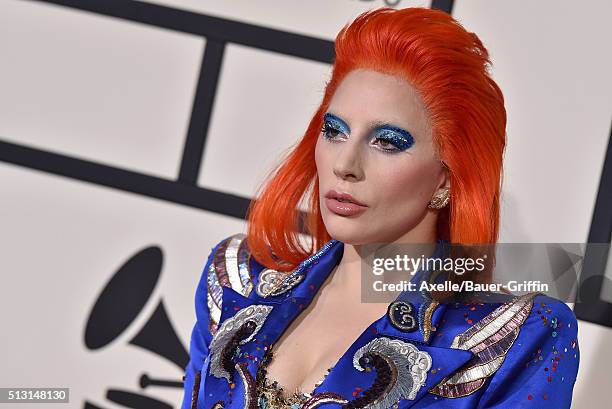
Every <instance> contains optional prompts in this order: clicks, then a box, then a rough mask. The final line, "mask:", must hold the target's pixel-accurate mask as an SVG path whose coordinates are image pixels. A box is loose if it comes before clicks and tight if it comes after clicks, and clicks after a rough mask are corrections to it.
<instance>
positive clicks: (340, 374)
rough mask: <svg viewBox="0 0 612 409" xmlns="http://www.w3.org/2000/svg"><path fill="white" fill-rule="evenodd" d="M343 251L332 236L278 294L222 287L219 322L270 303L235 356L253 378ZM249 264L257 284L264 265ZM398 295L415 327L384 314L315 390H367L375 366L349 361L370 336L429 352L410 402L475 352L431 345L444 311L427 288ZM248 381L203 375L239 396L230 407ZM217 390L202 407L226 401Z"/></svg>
mask: <svg viewBox="0 0 612 409" xmlns="http://www.w3.org/2000/svg"><path fill="white" fill-rule="evenodd" d="M446 243H447V242H445V241H443V240H439V241H438V243H437V244H438V245H437V247H436V251H435V252H434V254H433V255H432V256H433V257H435V256H436V255H438V256H439V255H440V254H441V253H440V250H441V249H443V247H444V244H446ZM343 251H344V243H342V242H340V241H336V240H332V241H330V242H328V243H327V244H326V246H324V247H323V248H322V250H321V251H319V252H317V254H315V256H316V257H315V256H313V257H315V258H314V259H313V260H311V262H310V263H309V264H308V265H307V266H305V267H304V268H302V270H301V271H302V272H303V273H304V274H305V275H304V279H303V280H302V281H300V282H299V283H298V284H297V285H296V286H295V287H294V288H292V289H291V290H289V291H287V292H285V293H283V294H280V295H278V296H273V297H272V296H268V297H266V298H263V297H260V296H259V295H258V294H257V293H256V292H255V291H252V292H251V293H250V294H249V296H248V297H245V296H243V295H242V294H240V293H238V292H236V291H235V290H233V289H232V288H231V287H223V288H222V291H223V306H222V311H221V319H220V323H223V322H224V321H225V320H226V319H228V318H229V317H231V316H233V315H234V314H235V313H236V311H237V310H240V309H242V308H246V307H248V306H250V305H254V304H260V305H262V304H263V305H270V306H273V308H272V310H271V311H270V313H269V315H268V317H267V318H266V321H265V324H264V325H263V326H262V328H261V329H260V331H259V333H258V334H256V336H255V338H254V340H251V341H250V342H248V343H246V344H244V345H242V346H241V352H242V354H241V357H242V358H241V359H237V361H240V362H241V363H242V364H244V365H245V368H246V369H247V370H248V372H249V374H250V375H251V376H252V378H253V379H255V377H256V373H257V368H258V364H259V361H260V360H261V358H262V356H263V354H264V352H265V351H264V347H265V346H266V345H270V344H274V343H275V342H276V341H277V340H278V339H279V338H280V336H281V335H282V334H283V332H284V331H285V330H286V328H287V327H288V326H289V324H290V323H291V322H292V321H293V319H295V318H296V317H297V316H298V315H299V313H300V312H301V311H303V310H304V309H305V308H306V307H307V306H308V305H309V304H310V302H311V301H312V299H313V298H314V296H315V295H316V294H317V292H318V291H319V289H320V287H321V285H322V284H323V283H324V282H325V280H326V279H327V277H328V276H329V274H330V273H331V272H332V271H333V269H334V267H335V266H336V265H337V264H338V263H339V262H340V260H341V259H342V254H343ZM301 266H302V265H301ZM251 267H252V268H253V269H252V270H251V271H252V272H253V277H254V279H255V280H254V285H257V279H258V277H259V274H258V273H259V272H261V270H263V269H264V267H263V266H261V265H259V264H258V263H257V262H256V261H255V260H252V265H251ZM430 279H431V275H430V272H428V271H423V270H421V271H419V272H417V274H415V275H414V276H413V278H412V280H411V281H412V282H415V283H419V282H421V281H422V280H430ZM398 300H403V301H409V302H410V303H411V304H412V305H413V307H414V315H415V318H416V319H417V320H418V326H419V329H418V330H416V331H412V332H405V331H401V330H399V329H397V328H396V327H394V326H393V325H392V323H391V320H390V319H389V316H388V314H387V313H385V314H384V315H383V316H381V317H380V318H379V319H377V320H376V321H374V322H373V323H372V324H371V325H370V326H369V327H368V328H366V329H365V330H364V331H363V333H362V334H361V336H360V337H359V338H358V339H357V340H356V341H355V342H354V343H353V344H352V345H351V347H350V348H349V349H348V350H347V351H346V352H345V354H344V355H343V356H342V357H341V358H340V359H339V360H338V362H337V363H336V365H335V366H334V368H333V369H332V371H331V372H330V373H329V374H328V375H327V377H326V379H325V381H324V382H323V383H322V384H321V385H320V386H319V387H318V388H317V389H316V390H315V391H316V392H317V393H319V392H321V393H322V392H335V393H339V394H340V395H342V396H343V397H345V398H346V399H348V400H351V399H353V395H354V393H355V391H356V390H357V389H356V388H361V389H362V390H365V389H367V388H368V387H369V385H371V383H372V382H373V380H374V378H375V373H373V372H374V371H372V372H366V371H363V372H358V371H357V370H356V369H355V368H354V366H353V356H354V354H355V353H356V352H357V350H358V349H359V348H360V347H362V346H364V345H365V344H367V343H368V342H370V341H372V340H373V339H374V338H380V337H387V338H391V339H399V340H402V341H406V342H408V343H411V344H413V345H415V346H416V347H417V348H418V349H419V350H421V351H425V352H427V353H428V354H429V355H430V356H431V358H432V367H431V369H430V370H429V371H428V373H427V378H426V381H425V384H424V385H423V386H422V387H421V388H420V389H419V391H418V393H417V395H416V397H415V399H414V400H412V401H411V402H413V403H412V404H414V402H416V401H418V399H420V398H421V397H423V396H424V395H425V394H426V393H427V390H429V389H430V388H432V387H433V386H435V385H436V384H437V383H439V382H440V381H441V380H442V379H443V378H444V377H446V376H448V375H450V374H452V373H453V372H454V371H456V370H457V369H459V368H460V367H461V366H462V365H464V364H465V363H466V362H468V361H469V360H470V359H471V357H472V356H473V354H472V352H470V351H465V350H461V349H454V348H450V346H433V345H431V343H432V339H433V338H434V337H433V336H432V333H435V330H436V329H437V328H439V327H440V325H441V322H442V318H443V316H444V313H445V309H446V305H445V304H444V303H442V304H440V305H437V304H436V303H435V302H433V301H432V300H431V297H430V296H429V294H428V293H424V292H417V291H406V292H403V293H401V294H400V295H399V296H398V297H397V298H396V301H398ZM427 328H429V329H430V331H431V332H430V333H429V334H427ZM207 365H208V359H207V361H206V363H205V367H204V369H203V370H204V371H206V370H207ZM246 386H247V385H245V382H244V380H243V379H242V378H241V377H239V376H237V375H236V377H235V385H233V386H232V387H231V391H230V388H228V385H227V381H226V380H225V379H218V378H213V377H212V376H207V377H206V378H205V386H204V388H205V389H204V390H208V391H211V390H212V391H221V390H224V389H228V392H229V393H230V395H231V396H233V398H232V399H233V400H238V401H240V403H239V404H236V406H234V403H231V404H230V406H228V402H226V406H225V407H226V408H228V407H236V408H243V407H244V406H243V404H244V402H243V401H241V399H244V396H243V395H244V393H245V387H246ZM215 395H216V394H215ZM220 395H223V396H213V397H208V396H207V397H206V399H207V401H206V404H207V405H208V406H206V407H210V406H212V404H213V403H214V402H215V401H216V400H218V399H222V400H224V399H225V398H226V393H221V394H220ZM237 395H238V396H237ZM208 399H210V401H208ZM409 402H410V401H409ZM241 405H242V406H241ZM322 406H323V407H325V408H328V407H329V408H331V407H336V406H337V407H340V406H339V405H338V404H334V403H327V404H322ZM409 406H412V405H409ZM409 406H406V407H409Z"/></svg>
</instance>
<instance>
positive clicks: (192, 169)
mask: <svg viewBox="0 0 612 409" xmlns="http://www.w3.org/2000/svg"><path fill="white" fill-rule="evenodd" d="M224 51H225V43H224V42H220V41H217V40H209V41H207V42H206V46H205V49H204V57H203V58H202V65H201V67H200V76H199V79H198V85H197V86H196V92H195V97H194V101H193V107H192V112H191V120H190V121H189V130H188V131H187V139H186V141H185V145H184V146H183V157H182V159H181V166H180V171H179V177H178V179H179V181H180V182H183V183H188V184H192V185H196V184H197V181H198V174H199V173H200V165H201V163H202V158H203V156H204V146H205V145H206V138H207V136H208V127H209V125H210V118H211V115H212V109H213V105H214V102H215V95H216V93H217V84H218V80H219V74H220V71H221V65H222V63H223V52H224Z"/></svg>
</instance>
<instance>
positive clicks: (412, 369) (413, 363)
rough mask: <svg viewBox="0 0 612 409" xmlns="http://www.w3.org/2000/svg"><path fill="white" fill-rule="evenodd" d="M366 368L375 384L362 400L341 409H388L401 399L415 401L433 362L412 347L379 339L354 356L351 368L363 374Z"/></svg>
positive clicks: (354, 401)
mask: <svg viewBox="0 0 612 409" xmlns="http://www.w3.org/2000/svg"><path fill="white" fill-rule="evenodd" d="M366 365H372V366H374V368H375V369H376V375H377V376H376V380H375V381H374V383H373V385H372V387H370V389H368V390H367V391H365V392H364V394H363V396H361V397H359V398H357V399H355V400H352V401H350V402H349V403H348V404H347V405H346V406H344V407H345V408H347V409H349V408H364V409H387V408H390V407H392V406H393V405H394V404H395V403H397V402H398V401H399V400H400V399H409V400H414V399H415V397H416V395H417V392H418V391H419V389H421V387H423V386H424V385H425V381H426V379H427V371H429V369H430V368H431V365H432V359H431V356H430V355H429V354H428V353H427V352H425V351H420V350H419V349H418V348H417V347H416V346H414V345H413V344H411V343H408V342H405V341H402V340H399V339H391V338H387V337H380V338H375V339H373V340H372V341H370V342H369V343H367V344H366V345H364V346H362V347H361V348H359V349H358V350H357V352H355V355H354V356H353V366H354V367H355V368H356V369H358V370H359V371H363V370H365V366H366Z"/></svg>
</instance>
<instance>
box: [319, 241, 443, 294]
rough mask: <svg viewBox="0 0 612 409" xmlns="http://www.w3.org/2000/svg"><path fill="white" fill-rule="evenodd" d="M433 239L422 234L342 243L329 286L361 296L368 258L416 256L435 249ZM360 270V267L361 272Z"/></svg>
mask: <svg viewBox="0 0 612 409" xmlns="http://www.w3.org/2000/svg"><path fill="white" fill-rule="evenodd" d="M436 243H437V239H436V237H435V235H433V233H432V234H431V235H428V236H427V237H425V236H424V235H421V237H414V236H411V235H410V234H405V235H403V236H402V237H400V238H398V239H397V240H394V241H392V242H380V243H378V242H377V243H365V244H348V243H344V252H343V254H342V259H341V260H340V262H339V263H338V265H337V266H336V268H335V270H334V271H333V272H332V276H331V278H330V282H329V285H330V288H332V289H334V290H338V291H339V292H340V293H341V294H345V295H346V296H347V297H350V299H351V300H358V299H360V296H361V281H362V274H363V273H365V270H366V269H368V270H369V271H371V266H372V258H373V257H374V255H375V256H376V257H389V258H393V257H395V255H396V254H401V255H402V256H403V255H406V256H408V257H414V258H418V257H420V256H422V255H425V256H429V255H430V254H432V253H433V252H434V250H435V246H436ZM362 269H363V270H364V271H363V272H362Z"/></svg>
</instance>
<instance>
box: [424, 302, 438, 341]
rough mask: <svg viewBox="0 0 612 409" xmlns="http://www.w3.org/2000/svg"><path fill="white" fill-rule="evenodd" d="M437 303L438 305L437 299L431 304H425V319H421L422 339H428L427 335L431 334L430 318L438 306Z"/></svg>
mask: <svg viewBox="0 0 612 409" xmlns="http://www.w3.org/2000/svg"><path fill="white" fill-rule="evenodd" d="M438 305H440V303H439V302H438V301H432V302H431V304H429V305H428V306H427V309H426V310H425V319H424V320H423V321H424V322H423V340H424V341H425V342H427V341H429V337H430V336H431V330H432V325H431V318H432V317H433V313H434V311H435V310H436V308H437V307H438Z"/></svg>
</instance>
